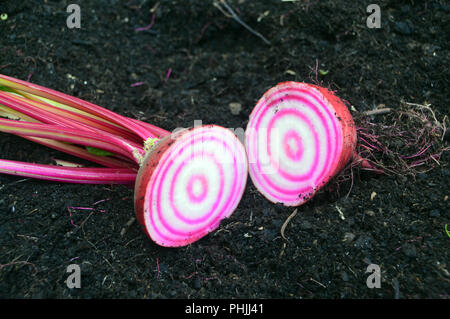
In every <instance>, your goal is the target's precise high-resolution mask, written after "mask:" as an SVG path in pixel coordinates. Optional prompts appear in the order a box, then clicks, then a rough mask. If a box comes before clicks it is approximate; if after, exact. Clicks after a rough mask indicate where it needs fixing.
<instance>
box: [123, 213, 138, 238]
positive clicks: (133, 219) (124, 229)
mask: <svg viewBox="0 0 450 319" xmlns="http://www.w3.org/2000/svg"><path fill="white" fill-rule="evenodd" d="M135 220H136V218H134V217H131V218H130V220H129V221H128V222H127V223H126V224H125V227H123V228H122V230H121V231H120V236H121V237H123V235H125V233H126V232H127V230H128V228H130V226H131V225H132V224H133V223H134V221H135Z"/></svg>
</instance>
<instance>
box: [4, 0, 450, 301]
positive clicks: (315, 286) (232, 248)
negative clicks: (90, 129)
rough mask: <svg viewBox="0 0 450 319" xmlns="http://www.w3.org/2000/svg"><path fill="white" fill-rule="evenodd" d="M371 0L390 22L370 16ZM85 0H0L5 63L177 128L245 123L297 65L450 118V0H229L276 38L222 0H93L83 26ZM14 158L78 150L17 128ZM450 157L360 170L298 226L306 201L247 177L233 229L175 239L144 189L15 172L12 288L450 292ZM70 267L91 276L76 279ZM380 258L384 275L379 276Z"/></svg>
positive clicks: (180, 294)
mask: <svg viewBox="0 0 450 319" xmlns="http://www.w3.org/2000/svg"><path fill="white" fill-rule="evenodd" d="M72 2H73V1H72ZM372 2H374V3H375V2H376V3H377V4H378V5H379V6H380V8H381V28H379V29H376V28H373V29H372V28H368V27H367V25H366V19H367V17H368V16H369V13H367V11H366V8H367V6H368V5H369V4H371V3H372ZM69 3H71V2H66V1H52V0H45V1H28V0H23V1H13V0H8V1H4V0H0V13H7V15H8V16H7V18H5V19H3V18H2V20H0V34H1V36H0V73H2V74H5V75H9V76H13V77H16V78H20V79H22V80H27V79H28V80H30V81H31V82H33V83H36V84H40V85H43V86H46V87H49V88H53V89H55V90H58V91H62V92H65V93H67V94H70V95H73V96H76V97H80V98H82V99H85V100H87V101H90V102H93V103H95V104H98V105H101V106H104V107H107V108H109V109H111V110H113V111H115V112H117V113H120V114H124V115H126V116H129V117H134V118H139V119H141V120H144V121H147V122H149V123H152V124H155V125H158V126H160V127H163V128H165V129H167V130H173V129H175V128H177V127H189V126H192V125H193V124H194V120H202V122H203V124H218V125H222V126H225V127H232V128H239V127H242V128H245V126H246V124H247V121H248V116H249V114H250V112H251V110H252V108H253V107H254V105H255V104H256V102H257V100H258V99H259V98H260V97H261V96H262V95H263V93H264V92H265V91H266V90H268V89H269V88H270V87H272V86H274V85H276V84H277V83H279V82H282V81H288V80H292V81H300V82H309V83H316V84H320V85H323V86H326V87H329V88H331V89H332V90H335V91H336V94H337V95H338V96H340V97H341V98H342V99H344V100H346V101H347V102H348V103H349V106H350V105H351V106H352V113H353V114H355V116H356V115H357V114H358V113H360V112H364V111H367V110H372V109H374V108H377V107H380V106H383V105H384V106H385V107H389V108H392V109H393V110H397V109H399V108H400V107H405V103H415V104H418V105H430V107H431V109H432V110H433V111H434V112H435V115H436V118H437V119H439V120H440V121H441V120H442V119H443V118H444V117H445V116H446V115H447V116H448V113H449V112H448V111H449V105H450V104H449V103H450V99H449V90H448V88H449V86H450V83H449V78H450V77H449V73H448V66H449V65H450V61H449V56H450V55H449V48H450V46H449V38H448V37H449V35H450V30H449V27H450V21H449V15H450V6H449V5H448V2H446V1H437V0H435V1H431V0H430V1H412V0H411V1H406V0H400V1H398V0H397V1H393V0H392V1H350V0H332V1H331V0H330V1H328V0H325V1H314V0H298V1H280V0H264V1H250V0H229V1H228V2H227V3H228V4H229V5H230V7H231V8H233V10H234V11H235V12H236V14H237V15H238V16H239V17H240V19H242V21H245V22H246V23H247V24H248V25H249V26H251V27H252V28H253V29H254V30H256V31H257V32H259V33H260V34H261V35H263V36H264V37H265V38H267V39H268V40H269V41H270V45H269V44H267V43H265V42H264V41H263V40H262V39H261V38H259V37H258V36H256V35H254V34H252V33H251V32H250V31H249V30H248V29H246V28H245V27H243V25H241V24H239V23H238V22H237V21H236V20H235V19H233V18H232V17H230V16H227V15H225V14H224V13H227V11H224V12H222V11H220V10H219V9H218V8H217V7H216V6H214V4H213V1H206V0H205V1H204V0H198V1H182V0H173V1H163V0H161V1H159V2H158V1H154V0H127V1H118V0H108V1H106V0H95V1H93V0H92V1H91V0H82V1H79V3H78V4H79V6H80V9H81V28H79V29H78V28H73V29H69V28H68V27H67V25H66V19H67V17H68V16H69V13H67V11H66V8H67V6H68V4H69ZM3 17H4V16H3ZM152 17H154V20H153V24H152V25H151V27H150V26H149V24H150V23H151V22H152ZM146 26H147V28H144V29H145V30H142V29H139V28H143V27H146ZM136 29H137V30H136ZM230 103H239V104H240V105H241V109H240V111H239V113H238V114H234V113H235V112H234V110H233V113H232V112H231V110H230ZM402 105H403V106H402ZM389 116H390V115H389V114H387V115H380V116H373V117H370V118H369V119H368V120H370V121H373V122H377V123H383V121H392V117H389ZM355 118H356V117H355ZM447 123H448V122H447ZM357 124H358V121H357ZM411 129H412V130H414V128H411ZM417 129H420V127H418V128H417ZM379 133H380V134H382V132H379ZM393 138H395V137H393ZM443 143H447V142H446V141H445V140H444V141H443ZM443 146H445V145H443ZM400 151H401V148H400ZM0 158H3V159H14V160H22V161H30V162H39V163H47V164H48V163H52V158H61V159H70V157H69V156H65V155H61V154H60V153H58V152H57V151H53V150H50V149H47V148H45V147H43V146H39V145H36V144H33V143H31V142H28V141H26V140H24V139H21V138H20V137H15V136H11V135H7V134H3V133H1V134H0ZM427 163H429V162H427ZM448 164H449V156H448V152H447V153H443V154H442V156H440V158H439V165H438V164H436V165H434V168H433V169H432V170H427V171H426V172H424V173H420V174H404V175H398V174H381V175H380V174H374V173H371V172H367V171H362V170H360V169H358V168H354V169H353V172H352V174H353V178H352V179H351V180H350V179H346V180H344V181H342V182H340V183H332V184H330V187H326V188H324V189H323V190H322V191H321V192H320V194H318V195H317V196H316V197H315V198H314V199H313V200H311V201H310V202H308V203H307V204H306V205H303V206H301V207H299V208H298V213H297V215H296V216H295V217H294V218H292V219H291V220H290V222H289V224H287V226H286V228H285V231H284V236H285V237H286V239H284V238H283V237H282V236H281V231H280V230H281V227H282V226H283V224H284V222H285V221H286V219H287V218H288V217H289V216H290V215H291V214H292V212H293V211H294V208H292V207H291V208H289V207H284V206H282V205H274V204H272V203H269V202H268V201H267V200H266V199H264V198H263V197H262V196H261V195H260V194H259V193H258V191H257V190H256V188H255V187H254V186H253V184H252V183H251V181H250V179H249V181H248V183H247V188H246V192H245V194H244V197H243V198H242V201H241V203H240V205H239V207H238V208H237V210H236V211H235V212H234V214H233V215H232V216H231V217H230V218H229V219H227V220H225V221H223V222H222V224H221V225H220V227H219V228H218V230H216V231H215V232H213V233H211V234H209V235H208V236H206V237H204V238H203V239H201V240H199V241H198V242H196V243H194V244H191V245H189V246H187V247H183V248H177V249H168V248H163V247H159V246H157V245H155V244H154V243H153V242H152V241H151V240H149V239H148V238H147V237H146V236H145V234H144V232H143V231H141V229H140V228H139V225H138V224H137V223H136V222H134V223H132V224H131V225H127V223H128V222H129V221H130V219H131V218H133V217H134V212H133V189H131V188H127V187H125V186H108V185H99V186H92V185H76V184H59V183H52V182H45V181H38V180H31V179H24V178H21V177H15V176H6V175H0V297H1V298H444V299H448V298H449V292H450V273H449V272H450V256H449V249H448V247H449V243H450V238H449V235H447V234H446V231H445V225H446V224H447V223H450V220H449V208H450V200H449V199H448V196H450V168H449V166H448ZM427 165H431V164H427ZM337 186H338V187H337ZM101 200H104V201H102V202H101V203H99V204H97V205H95V206H93V204H94V203H96V202H98V201H101ZM70 206H81V207H95V210H93V211H76V212H73V213H72V214H70V213H69V211H68V207H70ZM70 264H78V265H79V266H80V267H81V284H82V287H81V288H80V289H69V288H68V287H67V286H66V283H65V281H66V279H67V277H68V275H69V274H68V273H67V272H66V269H67V266H68V265H70ZM370 264H377V265H379V266H380V269H381V288H374V289H369V288H368V287H367V285H366V279H367V277H368V276H369V273H366V269H367V266H368V265H370Z"/></svg>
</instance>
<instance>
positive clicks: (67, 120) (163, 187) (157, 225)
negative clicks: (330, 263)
mask: <svg viewBox="0 0 450 319" xmlns="http://www.w3.org/2000/svg"><path fill="white" fill-rule="evenodd" d="M1 91H3V92H1ZM0 116H3V117H6V119H1V118H0V131H2V132H6V133H12V134H16V135H18V136H22V137H25V138H27V139H29V140H32V141H35V142H37V143H40V144H43V145H46V146H49V147H52V148H54V149H57V150H61V151H63V152H66V153H69V154H72V155H76V156H78V157H80V158H84V159H88V160H91V161H92V162H95V163H99V164H101V165H103V166H106V168H104V167H102V168H86V167H82V168H77V167H57V166H53V165H43V164H30V163H24V162H18V161H10V160H0V173H5V174H11V175H20V176H26V177H33V178H40V179H46V180H52V181H60V182H70V183H87V184H100V183H108V184H130V183H133V182H135V211H136V215H137V218H138V220H139V221H140V223H141V224H143V225H144V229H145V232H146V233H147V234H148V236H149V237H150V238H152V240H153V241H155V242H156V243H158V244H159V245H162V246H169V247H178V246H185V245H188V244H190V243H192V242H194V241H196V240H198V239H200V238H202V237H203V236H205V235H206V234H208V233H209V232H211V231H213V230H215V229H216V228H217V227H218V226H219V223H220V221H221V220H222V219H224V218H227V217H229V216H230V215H231V214H232V213H233V211H234V210H235V209H236V207H237V205H238V203H239V201H240V199H241V197H242V195H243V192H244V189H245V184H246V181H247V174H248V163H247V158H246V153H245V148H244V146H243V145H242V143H241V142H240V141H239V139H238V138H237V136H236V135H235V134H234V133H233V132H232V131H230V130H228V129H225V128H223V127H220V126H215V125H206V126H201V127H194V128H190V129H185V130H182V131H178V132H177V133H174V134H170V132H168V131H166V130H164V129H162V128H159V127H156V126H154V125H151V124H148V123H144V122H141V121H138V120H135V119H131V118H127V117H124V116H121V115H119V114H116V113H114V112H112V111H109V110H107V109H104V108H101V107H100V106H97V105H94V104H92V103H89V102H86V101H83V100H80V99H77V98H74V97H71V96H68V95H66V94H63V93H60V92H57V91H53V90H50V89H47V88H44V87H41V86H38V85H34V84H31V83H27V82H24V81H20V80H17V79H14V78H11V77H7V76H4V75H0ZM79 145H83V146H89V147H94V148H95V149H96V150H97V151H99V154H102V153H104V151H108V152H111V153H113V157H106V156H100V155H98V154H92V153H90V152H89V150H83V149H81V148H80V147H79ZM96 153H97V152H96ZM102 157H103V158H102ZM133 163H134V164H133ZM136 172H137V173H136Z"/></svg>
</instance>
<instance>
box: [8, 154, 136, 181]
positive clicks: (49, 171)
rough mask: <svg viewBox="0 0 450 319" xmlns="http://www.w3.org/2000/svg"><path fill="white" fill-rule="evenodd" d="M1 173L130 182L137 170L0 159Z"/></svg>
mask: <svg viewBox="0 0 450 319" xmlns="http://www.w3.org/2000/svg"><path fill="white" fill-rule="evenodd" d="M0 173H6V174H10V175H17V176H24V177H31V178H38V179H44V180H50V181H59V182H71V183H81V184H130V183H134V181H135V179H136V172H135V171H133V170H131V169H127V168H102V167H101V168H84V167H83V168H78V167H75V168H74V167H59V166H53V165H44V164H34V163H33V164H30V163H26V162H19V161H10V160H0Z"/></svg>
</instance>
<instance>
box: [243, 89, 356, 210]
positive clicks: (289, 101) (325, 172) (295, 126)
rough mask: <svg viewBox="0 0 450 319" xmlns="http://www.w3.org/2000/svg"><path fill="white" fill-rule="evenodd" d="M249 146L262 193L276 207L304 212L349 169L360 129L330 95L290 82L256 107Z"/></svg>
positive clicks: (248, 133) (256, 182)
mask: <svg viewBox="0 0 450 319" xmlns="http://www.w3.org/2000/svg"><path fill="white" fill-rule="evenodd" d="M245 143H246V150H247V155H248V160H249V173H250V177H251V179H252V181H253V184H254V185H255V186H256V188H257V189H258V190H259V191H260V192H261V193H262V194H263V195H264V196H265V197H266V198H267V199H269V200H270V201H272V202H274V203H283V204H284V205H286V206H298V205H301V204H303V203H305V202H306V201H307V200H309V199H310V198H311V197H312V196H314V194H315V193H316V192H317V191H318V190H319V189H320V188H321V187H323V186H324V185H325V184H326V183H327V182H328V181H329V180H330V179H331V178H332V177H333V176H335V175H336V173H337V172H339V171H340V170H341V169H342V168H343V167H344V166H345V165H346V164H347V163H348V161H349V160H350V159H351V157H352V155H353V153H354V150H355V147H356V129H355V125H354V122H353V118H352V116H351V114H350V112H349V111H348V109H347V107H346V106H345V104H344V103H343V102H342V101H341V100H340V99H339V98H338V97H337V96H336V95H334V94H333V93H332V92H331V91H329V90H328V89H325V88H322V87H319V86H316V85H312V84H306V83H298V82H284V83H280V84H278V85H277V86H275V87H273V88H271V89H270V90H268V91H267V92H266V93H265V94H264V96H263V97H262V98H261V99H260V100H259V101H258V103H257V104H256V106H255V108H254V109H253V111H252V113H251V115H250V119H249V122H248V125H247V129H246V140H245Z"/></svg>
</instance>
